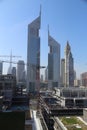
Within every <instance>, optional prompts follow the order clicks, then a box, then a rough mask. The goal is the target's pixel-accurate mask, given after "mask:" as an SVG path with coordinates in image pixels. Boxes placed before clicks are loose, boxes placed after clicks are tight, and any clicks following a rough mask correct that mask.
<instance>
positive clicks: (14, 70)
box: [12, 67, 16, 77]
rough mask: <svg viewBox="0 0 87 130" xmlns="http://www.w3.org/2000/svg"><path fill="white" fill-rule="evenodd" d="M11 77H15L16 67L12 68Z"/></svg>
mask: <svg viewBox="0 0 87 130" xmlns="http://www.w3.org/2000/svg"><path fill="white" fill-rule="evenodd" d="M12 75H14V76H15V77H16V67H12Z"/></svg>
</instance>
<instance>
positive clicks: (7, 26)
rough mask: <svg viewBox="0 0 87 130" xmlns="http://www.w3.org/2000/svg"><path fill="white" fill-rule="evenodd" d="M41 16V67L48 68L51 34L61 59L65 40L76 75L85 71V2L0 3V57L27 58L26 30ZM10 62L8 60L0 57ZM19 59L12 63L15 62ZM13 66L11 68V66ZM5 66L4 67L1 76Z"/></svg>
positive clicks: (39, 0)
mask: <svg viewBox="0 0 87 130" xmlns="http://www.w3.org/2000/svg"><path fill="white" fill-rule="evenodd" d="M40 4H41V5H42V15H41V30H40V36H41V65H47V62H48V59H47V56H48V51H49V48H48V39H47V26H48V24H49V28H50V34H51V35H52V37H54V38H55V39H56V40H57V41H58V42H59V43H60V45H61V58H63V57H64V48H65V45H66V42H67V40H68V41H69V42H70V45H71V49H72V54H73V57H74V66H75V70H76V72H77V76H78V77H79V74H80V73H82V72H84V71H87V60H86V57H87V2H86V0H0V55H10V53H11V50H12V53H13V55H17V56H22V58H21V60H24V61H25V62H26V57H27V35H28V34H27V32H28V31H27V30H28V29H27V27H28V24H29V23H31V22H32V21H33V20H34V19H35V18H36V17H38V15H39V11H40ZM0 59H1V60H9V59H8V58H0ZM18 60H19V59H18V58H15V59H13V61H18ZM13 66H14V65H13ZM7 67H8V64H6V63H5V64H4V73H5V72H6V71H7Z"/></svg>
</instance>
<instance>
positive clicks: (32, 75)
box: [27, 12, 41, 92]
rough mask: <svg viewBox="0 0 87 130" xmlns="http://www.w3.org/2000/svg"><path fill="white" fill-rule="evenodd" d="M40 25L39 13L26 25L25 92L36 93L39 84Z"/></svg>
mask: <svg viewBox="0 0 87 130" xmlns="http://www.w3.org/2000/svg"><path fill="white" fill-rule="evenodd" d="M40 24H41V12H40V15H39V17H37V18H36V19H35V20H34V21H33V22H32V23H30V24H29V25H28V46H27V92H35V91H38V89H39V84H40V83H39V82H40V69H39V68H40V36H39V29H40Z"/></svg>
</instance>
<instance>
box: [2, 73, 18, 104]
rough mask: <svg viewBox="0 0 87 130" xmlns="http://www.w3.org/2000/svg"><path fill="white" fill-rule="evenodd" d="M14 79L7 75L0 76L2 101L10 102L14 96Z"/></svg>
mask: <svg viewBox="0 0 87 130" xmlns="http://www.w3.org/2000/svg"><path fill="white" fill-rule="evenodd" d="M15 89H16V77H15V76H13V75H11V74H8V75H0V95H1V96H3V101H8V102H10V101H11V100H12V98H13V96H14V95H15Z"/></svg>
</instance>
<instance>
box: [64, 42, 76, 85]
mask: <svg viewBox="0 0 87 130" xmlns="http://www.w3.org/2000/svg"><path fill="white" fill-rule="evenodd" d="M65 86H66V87H73V86H74V61H73V57H72V53H71V47H70V45H69V42H68V41H67V45H66V47H65Z"/></svg>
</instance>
